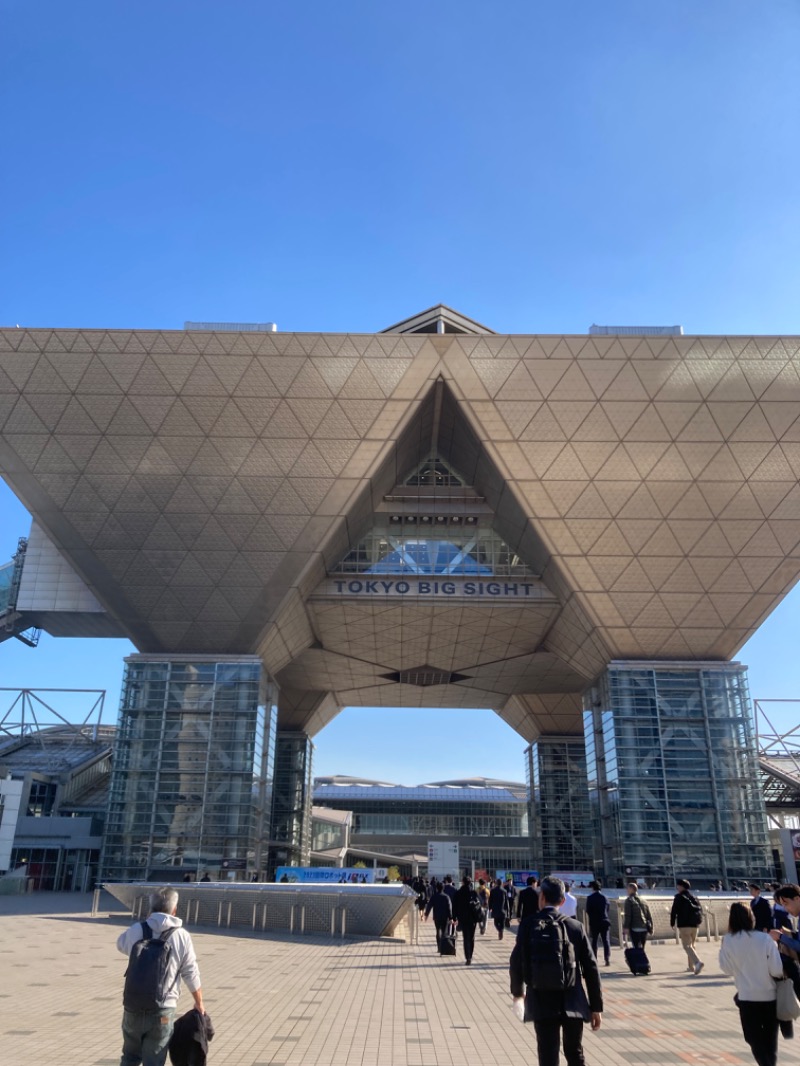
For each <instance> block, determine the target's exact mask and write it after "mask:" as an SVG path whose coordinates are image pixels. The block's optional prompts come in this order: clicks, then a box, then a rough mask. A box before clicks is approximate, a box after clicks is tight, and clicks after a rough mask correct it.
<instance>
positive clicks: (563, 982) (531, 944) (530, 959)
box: [524, 912, 576, 992]
mask: <svg viewBox="0 0 800 1066" xmlns="http://www.w3.org/2000/svg"><path fill="white" fill-rule="evenodd" d="M524 960H525V984H526V985H528V986H529V987H530V988H534V989H536V991H537V992H566V990H567V989H568V988H574V987H575V974H576V967H575V949H574V947H573V945H572V941H571V940H570V939H569V936H568V935H567V926H566V921H565V919H564V918H563V917H562V916H561V915H558V914H548V913H546V912H543V913H541V914H539V915H538V916H537V917H536V918H535V919H533V920H532V921H531V923H530V926H529V929H528V938H527V941H526V943H525V954H524Z"/></svg>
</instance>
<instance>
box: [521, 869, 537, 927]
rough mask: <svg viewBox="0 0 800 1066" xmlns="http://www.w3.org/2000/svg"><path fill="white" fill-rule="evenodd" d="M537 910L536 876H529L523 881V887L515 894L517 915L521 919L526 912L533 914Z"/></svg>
mask: <svg viewBox="0 0 800 1066" xmlns="http://www.w3.org/2000/svg"><path fill="white" fill-rule="evenodd" d="M538 910H539V893H538V892H537V891H536V878H535V877H529V878H528V879H527V881H526V882H525V888H523V890H522V891H521V892H520V894H519V895H518V896H517V917H518V918H519V919H520V921H522V919H523V918H524V917H526V915H528V914H535V913H536V912H537V911H538Z"/></svg>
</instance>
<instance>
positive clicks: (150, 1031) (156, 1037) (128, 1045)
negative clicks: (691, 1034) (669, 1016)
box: [119, 1004, 774, 1066]
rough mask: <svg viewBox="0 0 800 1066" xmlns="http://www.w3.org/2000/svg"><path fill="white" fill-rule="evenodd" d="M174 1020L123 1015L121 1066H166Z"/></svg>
mask: <svg viewBox="0 0 800 1066" xmlns="http://www.w3.org/2000/svg"><path fill="white" fill-rule="evenodd" d="M773 1006H774V1004H773ZM174 1020H175V1008H174V1007H162V1009H161V1010H157V1011H131V1010H126V1011H123V1012H122V1058H121V1059H120V1060H119V1063H120V1066H139V1063H141V1064H142V1066H164V1063H165V1062H166V1061H167V1048H168V1046H169V1038H170V1037H171V1036H172V1026H173V1022H174Z"/></svg>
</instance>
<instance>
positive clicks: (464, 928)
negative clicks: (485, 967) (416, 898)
mask: <svg viewBox="0 0 800 1066" xmlns="http://www.w3.org/2000/svg"><path fill="white" fill-rule="evenodd" d="M453 915H454V916H455V919H456V921H457V922H458V931H459V933H461V943H462V944H463V945H464V962H465V963H466V965H467V966H469V965H470V963H471V962H472V953H473V952H474V950H475V927H476V926H477V925H478V924H479V923H480V920H481V901H480V898H479V896H478V893H477V892H476V891H475V889H474V887H473V885H472V880H471V879H470V878H469V877H466V876H465V877H462V879H461V888H459V890H458V891H457V892H456V894H455V897H454V899H453Z"/></svg>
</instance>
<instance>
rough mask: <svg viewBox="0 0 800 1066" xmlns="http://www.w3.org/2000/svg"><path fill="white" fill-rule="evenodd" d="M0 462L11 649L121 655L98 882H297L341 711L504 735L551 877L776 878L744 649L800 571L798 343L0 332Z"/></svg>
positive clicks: (460, 321)
mask: <svg viewBox="0 0 800 1066" xmlns="http://www.w3.org/2000/svg"><path fill="white" fill-rule="evenodd" d="M0 472H1V473H2V476H3V477H4V479H5V480H6V481H7V482H8V484H9V485H10V486H11V487H12V489H13V490H14V491H15V492H16V494H17V495H18V496H19V498H20V499H21V500H22V502H23V503H24V504H25V505H26V507H27V508H28V509H29V510H30V511H31V512H32V514H33V516H34V522H33V527H32V529H31V532H30V537H29V538H28V545H27V552H26V553H25V555H24V565H21V566H18V567H17V574H16V578H15V582H14V583H13V587H11V588H10V589H8V590H6V594H5V595H6V602H5V608H6V610H5V614H4V619H5V625H6V630H7V632H14V633H23V631H24V630H26V629H27V628H28V627H30V626H38V627H40V628H43V629H45V630H46V631H48V632H49V633H52V634H54V635H56V636H82V635H85V636H126V637H128V638H130V640H132V641H133V643H134V644H135V646H136V647H137V649H138V653H137V654H135V655H131V656H129V657H128V658H127V659H126V669H125V678H124V683H123V691H122V700H121V709H120V716H119V727H118V730H117V739H116V745H115V754H114V772H113V779H112V786H111V796H110V805H109V811H108V823H107V827H106V836H105V844H104V853H103V858H102V866H103V870H102V873H103V876H105V877H107V878H132V877H136V878H139V877H142V876H151V877H156V876H166V875H168V874H169V872H170V871H172V872H173V873H174V867H175V866H176V865H183V866H188V867H189V868H190V869H191V868H203V869H215V868H216V869H220V868H222V867H223V864H226V868H227V869H230V870H236V871H239V874H240V876H248V877H249V876H251V875H252V874H253V873H258V874H259V875H261V876H268V875H269V873H270V871H271V870H272V869H274V867H275V866H277V865H278V864H284V863H286V862H304V861H307V859H308V855H309V849H310V821H311V818H310V808H311V798H312V751H313V744H312V737H313V736H314V735H315V734H317V733H318V732H319V731H320V730H321V729H323V728H324V726H325V725H326V724H327V723H328V722H329V721H330V720H331V719H332V718H333V717H334V716H335V715H336V714H337V713H338V712H339V711H340V710H341V709H342V707H345V706H354V705H355V706H357V705H362V706H370V707H375V708H376V710H375V714H376V716H380V713H381V712H380V708H381V707H386V706H390V707H396V706H421V707H432V708H436V707H447V708H459V707H485V708H489V709H492V710H494V711H495V712H496V713H497V714H499V715H500V716H501V717H502V718H503V719H504V720H505V721H506V722H508V723H509V725H511V726H512V727H513V728H514V729H515V730H516V731H517V732H518V733H519V734H520V735H521V736H522V737H523V738H524V739H525V741H526V742H527V743H528V745H529V747H528V749H527V763H528V765H527V773H528V780H529V785H530V793H531V826H532V830H531V831H532V858H533V861H534V863H535V864H536V865H537V866H538V867H541V868H542V869H547V868H552V867H558V866H564V865H566V864H569V865H571V866H574V865H575V864H577V863H578V862H579V860H582V864H583V865H585V866H586V867H588V868H591V869H594V870H595V871H596V872H597V873H598V874H601V875H604V876H605V877H606V878H614V877H618V876H620V875H622V874H624V873H626V872H629V873H633V874H644V875H646V876H650V877H653V878H664V879H668V878H672V877H674V876H676V875H677V876H680V875H681V874H684V875H686V874H688V875H689V876H693V877H695V878H697V879H698V882H699V883H703V882H704V881H708V880H710V879H716V878H719V877H721V878H723V879H730V878H742V877H751V876H754V875H755V876H764V875H765V874H766V873H767V872H768V870H769V862H768V858H769V855H768V844H767V825H766V817H765V812H764V804H763V798H762V796H761V793H760V791H759V788H758V783H757V774H756V761H755V748H754V737H753V726H752V720H751V710H750V702H749V696H748V690H747V678H746V670H745V668H744V667H743V666H741V665H740V664H739V663H737V662H735V661H733V659H734V656H735V655H736V652H737V650H738V649H739V648H740V647H741V646H742V645H743V644H744V642H745V641H746V640H747V639H748V637H749V636H750V635H751V634H752V633H753V632H755V630H756V629H757V628H758V626H759V624H760V623H761V622H762V621H763V619H764V618H766V616H767V615H768V614H769V613H770V612H771V611H772V610H773V608H774V607H775V606H776V605H777V604H778V603H779V602H780V600H781V599H782V598H783V596H784V595H785V594H786V593H787V591H788V590H789V589H790V588H791V587H792V586H793V585H794V584H795V582H796V581H797V579H798V576H800V484H798V477H799V476H800V338H797V337H772V336H770V337H746V336H729V337H722V336H714V337H711V336H683V335H682V334H681V333H680V332H679V331H672V332H663V331H652V330H641V331H636V330H619V331H616V332H615V331H610V332H609V331H594V332H593V333H592V334H590V335H570V336H537V335H504V334H497V333H494V332H493V331H492V330H490V329H487V328H486V327H484V326H482V325H480V324H479V323H477V322H474V321H473V320H471V319H469V318H467V317H465V316H464V315H461V314H458V313H457V312H454V311H452V310H450V309H448V308H446V307H443V306H438V307H434V308H431V309H430V310H428V311H426V312H422V313H421V314H419V315H416V316H414V317H413V318H411V319H407V320H405V321H403V322H400V323H398V324H397V325H395V326H392V327H390V328H389V329H387V330H384V331H382V332H380V333H376V334H329V333H313V334H303V333H278V332H274V331H273V330H271V329H268V328H255V329H254V328H248V327H224V326H220V327H218V328H206V329H196V328H192V329H185V330H176V331H166V330H162V331H157V330H102V329H101V330H76V329H70V330H67V329H20V328H17V329H4V330H2V331H0ZM382 743H385V744H391V743H392V737H391V736H390V735H387V736H385V737H384V738H383V741H382ZM421 743H424V738H421ZM474 745H475V747H476V749H477V748H479V746H480V738H475V741H474Z"/></svg>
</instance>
